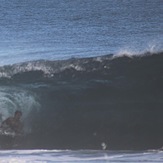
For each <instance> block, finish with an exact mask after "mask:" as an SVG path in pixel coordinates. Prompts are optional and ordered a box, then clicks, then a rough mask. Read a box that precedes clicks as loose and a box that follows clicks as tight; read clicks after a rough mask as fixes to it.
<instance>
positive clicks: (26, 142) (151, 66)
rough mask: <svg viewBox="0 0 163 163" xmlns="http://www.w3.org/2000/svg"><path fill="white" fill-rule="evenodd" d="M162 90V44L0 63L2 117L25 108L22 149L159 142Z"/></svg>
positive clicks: (151, 145)
mask: <svg viewBox="0 0 163 163" xmlns="http://www.w3.org/2000/svg"><path fill="white" fill-rule="evenodd" d="M162 97H163V53H162V52H160V53H157V54H151V53H146V54H143V55H139V56H138V55H136V56H127V55H121V56H119V57H115V56H114V55H107V56H101V57H92V58H82V59H77V58H73V59H69V60H64V61H45V60H40V61H31V62H25V63H20V64H14V65H8V66H3V67H0V107H1V121H2V120H4V119H5V118H7V117H8V116H11V115H12V114H13V113H14V111H15V110H17V109H19V110H22V112H23V119H22V120H23V122H24V124H25V125H24V130H25V136H24V137H23V139H22V140H21V143H20V145H19V148H23V149H27V148H41V149H45V148H46V149H54V148H55V149H88V148H89V149H107V148H108V149H149V148H160V147H162V145H163V140H162V137H163V131H162V124H163V118H162V115H163V101H162ZM12 148H17V147H16V146H14V147H13V146H12Z"/></svg>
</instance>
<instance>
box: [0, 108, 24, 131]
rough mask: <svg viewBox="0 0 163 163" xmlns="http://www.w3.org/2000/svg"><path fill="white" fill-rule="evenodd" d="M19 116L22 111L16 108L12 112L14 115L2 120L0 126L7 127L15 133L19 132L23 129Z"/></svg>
mask: <svg viewBox="0 0 163 163" xmlns="http://www.w3.org/2000/svg"><path fill="white" fill-rule="evenodd" d="M21 116H22V112H21V111H18V110H17V111H16V112H15V114H14V117H9V118H7V119H6V120H4V121H3V122H2V125H1V128H3V129H6V128H8V129H11V130H12V131H14V132H15V133H16V134H21V133H22V129H23V125H22V122H21V120H20V119H21Z"/></svg>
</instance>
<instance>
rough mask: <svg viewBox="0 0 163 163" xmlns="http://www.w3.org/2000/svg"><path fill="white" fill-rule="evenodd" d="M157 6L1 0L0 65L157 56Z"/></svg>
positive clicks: (161, 29)
mask: <svg viewBox="0 0 163 163" xmlns="http://www.w3.org/2000/svg"><path fill="white" fill-rule="evenodd" d="M162 8H163V1H162V0H155V1H153V0H148V1H146V0H137V1H135V0H122V1H119V0H107V1H105V0H101V1H98V0H89V1H87V0H76V1H71V0H62V1H59V0H34V1H33V0H29V1H26V0H22V1H19V0H12V1H5V0H2V1H1V4H0V20H1V24H0V31H1V32H0V65H8V64H13V63H19V62H24V61H29V60H30V61H31V60H40V59H48V60H56V59H67V58H73V57H80V58H82V57H90V56H97V55H98V56H100V55H106V54H111V53H113V54H116V53H119V52H132V53H141V52H144V51H162V50H163V47H162V45H163V20H162V18H163V12H162Z"/></svg>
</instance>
